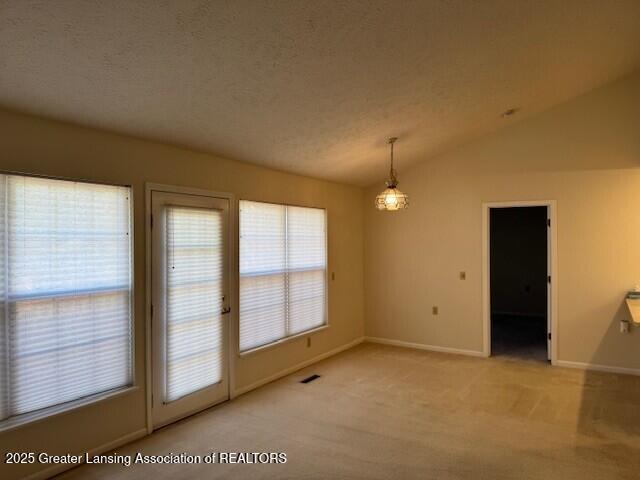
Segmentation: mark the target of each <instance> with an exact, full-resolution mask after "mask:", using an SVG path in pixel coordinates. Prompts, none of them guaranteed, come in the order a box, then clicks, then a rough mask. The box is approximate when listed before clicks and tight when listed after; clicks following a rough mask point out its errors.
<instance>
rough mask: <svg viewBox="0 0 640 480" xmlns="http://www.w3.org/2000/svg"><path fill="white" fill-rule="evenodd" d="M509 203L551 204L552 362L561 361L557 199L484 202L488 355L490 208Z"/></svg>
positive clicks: (486, 341) (487, 339) (486, 348)
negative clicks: (559, 345)
mask: <svg viewBox="0 0 640 480" xmlns="http://www.w3.org/2000/svg"><path fill="white" fill-rule="evenodd" d="M509 207H547V213H548V215H549V217H548V218H549V220H550V221H551V226H550V236H549V237H548V243H547V249H548V253H547V256H548V265H547V274H548V275H550V276H551V289H550V290H551V292H550V295H548V298H547V312H548V317H549V322H550V324H551V364H552V365H557V362H558V343H559V342H558V228H557V225H558V222H557V219H556V215H557V214H556V201H555V200H516V201H510V202H484V203H483V204H482V325H483V342H482V343H483V346H482V352H483V355H484V356H485V357H489V356H491V312H490V311H489V309H490V303H491V302H490V289H489V282H490V277H489V275H490V272H489V234H490V232H489V211H490V209H491V208H509Z"/></svg>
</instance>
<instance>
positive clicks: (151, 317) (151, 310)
mask: <svg viewBox="0 0 640 480" xmlns="http://www.w3.org/2000/svg"><path fill="white" fill-rule="evenodd" d="M151 318H153V304H152V305H151Z"/></svg>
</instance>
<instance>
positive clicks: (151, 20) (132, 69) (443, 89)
mask: <svg viewBox="0 0 640 480" xmlns="http://www.w3.org/2000/svg"><path fill="white" fill-rule="evenodd" d="M638 67H640V2H639V1H638V0H628V1H625V0H536V1H531V0H485V1H482V2H475V1H471V0H449V1H442V0H424V1H398V0H389V1H356V0H348V1H347V0H343V1H335V0H331V1H327V0H308V1H301V0H290V1H287V0H282V1H259V0H231V1H203V0H201V1H195V0H175V1H162V2H160V1H157V0H145V1H140V0H137V1H133V0H126V1H96V0H94V1H86V0H77V1H70V0H61V1H30V0H15V1H2V0H0V106H2V107H5V108H9V109H12V110H19V111H24V112H28V113H33V114H38V115H43V116H47V117H52V118H55V119H60V120H64V121H70V122H73V123H77V124H82V125H87V126H92V127H98V128H104V129H108V130H113V131H117V132H122V133H126V134H131V135H135V136H139V137H144V138H150V139H155V140H161V141H164V142H168V143H173V144H178V145H182V146H187V147H191V148H194V149H198V150H203V151H208V152H212V153H215V154H218V155H222V156H225V157H229V158H233V159H238V160H243V161H247V162H251V163H255V164H261V165H265V166H268V167H272V168H276V169H280V170H285V171H291V172H295V173H300V174H304V175H309V176H313V177H319V178H325V179H330V180H336V181H341V182H346V183H352V184H359V185H367V184H370V183H371V182H373V181H376V180H379V179H382V178H383V177H384V176H385V175H386V171H387V161H388V150H387V145H386V143H385V139H386V137H389V136H398V137H400V140H399V141H398V143H397V144H396V159H397V164H398V165H397V166H398V169H399V170H400V180H402V169H403V168H406V166H408V165H410V164H411V163H413V162H417V161H420V160H424V159H427V158H428V157H429V156H431V155H434V154H436V153H438V152H440V151H442V150H444V149H447V148H450V147H451V146H453V145H456V144H459V143H461V142H464V141H467V140H469V139H470V138H473V137H475V136H477V135H480V134H482V133H484V132H488V131H491V130H494V129H496V128H499V127H501V126H504V125H506V124H508V123H509V122H513V121H517V120H518V119H520V118H524V117H526V116H527V115H531V114H533V113H535V112H538V111H541V110H544V109H547V108H549V107H551V106H553V105H555V104H558V103H560V102H563V101H565V100H567V99H569V98H572V97H574V96H577V95H579V94H581V93H583V92H586V91H588V90H590V89H592V88H594V87H597V86H599V85H601V84H603V83H606V82H608V81H611V80H613V79H615V78H617V77H619V76H622V75H624V74H625V73H628V72H630V71H632V70H634V69H636V68H638ZM511 107H517V108H520V109H521V110H520V112H519V113H518V114H517V115H515V116H513V117H509V118H503V117H501V115H500V114H501V112H503V111H504V110H506V109H508V108H511ZM88 160H90V159H88Z"/></svg>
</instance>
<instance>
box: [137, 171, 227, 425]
mask: <svg viewBox="0 0 640 480" xmlns="http://www.w3.org/2000/svg"><path fill="white" fill-rule="evenodd" d="M152 192H165V193H176V194H185V195H199V196H204V197H213V198H222V199H225V200H228V201H229V224H228V225H229V227H228V232H227V236H228V238H227V242H228V252H229V255H228V262H229V268H228V271H229V295H230V298H229V305H230V306H231V312H230V314H229V329H228V330H229V332H228V335H227V336H228V343H229V345H228V346H227V352H228V356H229V358H228V359H227V364H228V366H229V400H231V399H232V398H233V397H234V391H235V359H236V351H237V348H236V345H237V338H236V332H237V331H238V329H237V328H236V326H237V323H238V321H237V318H238V317H237V315H238V298H237V294H236V291H237V289H236V285H237V279H236V270H237V269H236V265H237V258H236V252H237V247H236V230H237V218H236V216H237V211H238V209H237V204H236V199H235V195H234V194H232V193H229V192H217V191H213V190H206V189H201V188H192V187H182V186H177V185H166V184H162V183H150V182H148V183H145V213H144V225H145V262H146V264H145V276H146V277H145V362H144V364H145V391H146V424H147V433H148V434H151V433H152V432H153V410H152V403H151V395H152V393H153V357H152V347H153V341H152V336H151V299H152V293H153V288H152V282H153V275H152V271H151V270H152V268H151V267H152V263H153V259H152V252H151V244H152V234H151V207H152V206H151V194H152Z"/></svg>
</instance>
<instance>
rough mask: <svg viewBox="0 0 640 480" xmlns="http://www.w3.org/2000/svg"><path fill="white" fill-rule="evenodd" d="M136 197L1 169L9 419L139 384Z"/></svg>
mask: <svg viewBox="0 0 640 480" xmlns="http://www.w3.org/2000/svg"><path fill="white" fill-rule="evenodd" d="M129 198H130V189H129V188H126V187H117V186H108V185H95V184H88V183H79V182H70V181H62V180H52V179H44V178H35V177H26V176H19V175H0V199H1V200H0V301H1V302H2V305H1V308H0V318H1V321H2V325H1V327H2V328H1V329H0V356H1V358H2V365H3V367H5V368H3V369H2V373H0V394H1V397H0V419H5V418H8V417H13V416H16V415H20V414H24V413H28V412H33V411H35V410H39V409H42V408H45V407H49V406H53V405H58V404H62V403H65V402H69V401H72V400H77V399H79V398H82V397H85V396H89V395H93V394H96V393H100V392H104V391H108V390H111V389H114V388H118V387H123V386H126V385H130V384H131V383H132V373H131V242H130V235H129V231H130V224H131V219H130V200H129Z"/></svg>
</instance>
